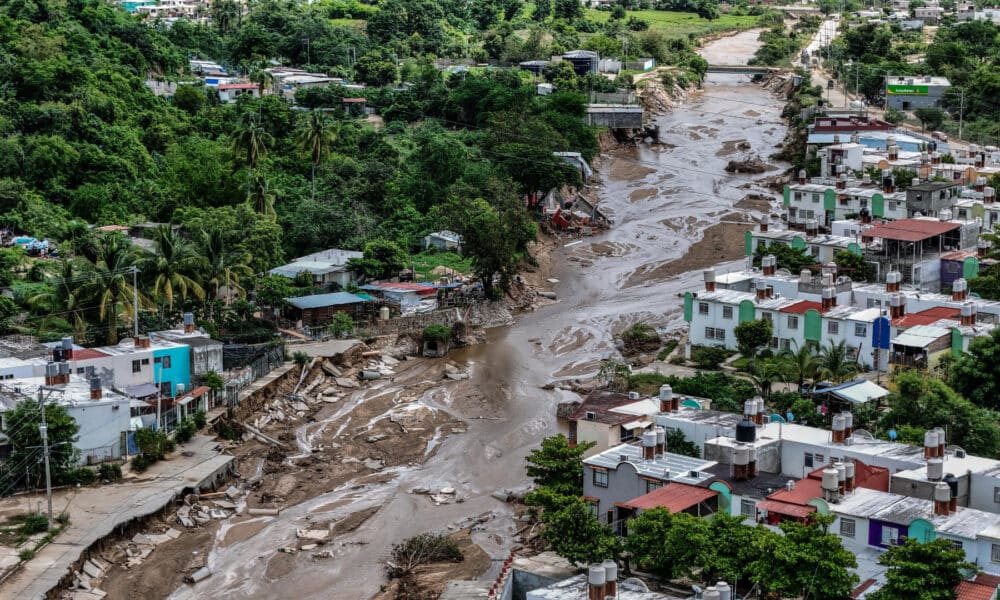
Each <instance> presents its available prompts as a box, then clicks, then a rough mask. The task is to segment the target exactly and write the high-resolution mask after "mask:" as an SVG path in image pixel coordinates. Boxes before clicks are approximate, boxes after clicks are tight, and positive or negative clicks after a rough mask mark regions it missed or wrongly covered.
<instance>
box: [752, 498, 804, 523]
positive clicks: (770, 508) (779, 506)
mask: <svg viewBox="0 0 1000 600" xmlns="http://www.w3.org/2000/svg"><path fill="white" fill-rule="evenodd" d="M757 509H758V510H766V511H767V512H769V513H777V514H779V515H785V516H787V517H795V518H796V519H804V518H806V517H808V516H809V515H811V514H812V513H814V512H816V507H815V506H799V505H798V504H788V503H787V502H778V501H777V500H761V501H760V502H758V503H757Z"/></svg>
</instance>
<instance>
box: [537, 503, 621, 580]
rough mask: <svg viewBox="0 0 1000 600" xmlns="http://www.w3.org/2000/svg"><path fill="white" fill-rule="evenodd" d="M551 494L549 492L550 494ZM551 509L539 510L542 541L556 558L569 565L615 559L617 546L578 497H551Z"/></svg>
mask: <svg viewBox="0 0 1000 600" xmlns="http://www.w3.org/2000/svg"><path fill="white" fill-rule="evenodd" d="M550 492H551V491H550ZM553 499H555V500H557V502H556V503H554V505H553V506H552V507H551V508H546V509H545V510H543V511H542V514H541V521H542V524H543V525H544V528H543V529H542V538H544V539H545V541H547V542H548V543H549V544H550V545H551V546H552V550H553V551H554V552H555V553H556V554H558V555H559V556H561V557H563V558H565V559H566V560H568V561H570V562H571V563H573V564H575V565H576V564H588V563H595V562H601V561H603V560H605V559H608V558H612V559H614V558H617V556H618V553H619V552H620V551H621V543H620V542H619V540H618V538H617V537H616V536H615V535H614V534H613V533H612V532H611V529H609V528H608V527H607V526H606V525H602V524H601V523H600V522H599V521H598V520H597V517H595V516H594V511H593V510H592V509H591V508H590V506H588V505H587V503H586V502H584V500H583V499H582V498H579V497H576V496H559V495H555V496H554V498H553Z"/></svg>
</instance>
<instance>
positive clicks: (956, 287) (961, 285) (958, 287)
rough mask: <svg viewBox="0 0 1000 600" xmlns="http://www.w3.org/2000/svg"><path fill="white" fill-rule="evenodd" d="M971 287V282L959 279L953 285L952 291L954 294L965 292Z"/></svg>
mask: <svg viewBox="0 0 1000 600" xmlns="http://www.w3.org/2000/svg"><path fill="white" fill-rule="evenodd" d="M968 287H969V282H967V281H966V280H965V279H964V278H962V277H959V278H958V279H956V280H955V281H954V282H952V284H951V291H953V292H964V291H965V290H966V289H968Z"/></svg>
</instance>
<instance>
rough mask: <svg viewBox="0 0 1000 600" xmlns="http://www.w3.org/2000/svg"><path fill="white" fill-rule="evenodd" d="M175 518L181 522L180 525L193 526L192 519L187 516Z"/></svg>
mask: <svg viewBox="0 0 1000 600" xmlns="http://www.w3.org/2000/svg"><path fill="white" fill-rule="evenodd" d="M177 520H178V521H180V522H181V525H183V526H185V527H187V528H188V529H190V528H192V527H194V521H192V520H191V519H190V518H188V517H178V518H177Z"/></svg>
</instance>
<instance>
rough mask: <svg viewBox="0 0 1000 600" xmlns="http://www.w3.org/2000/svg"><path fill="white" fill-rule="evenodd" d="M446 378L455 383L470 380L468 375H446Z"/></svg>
mask: <svg viewBox="0 0 1000 600" xmlns="http://www.w3.org/2000/svg"><path fill="white" fill-rule="evenodd" d="M445 376H446V377H447V378H448V379H451V380H453V381H461V380H463V379H468V378H469V374H468V373H446V374H445Z"/></svg>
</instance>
